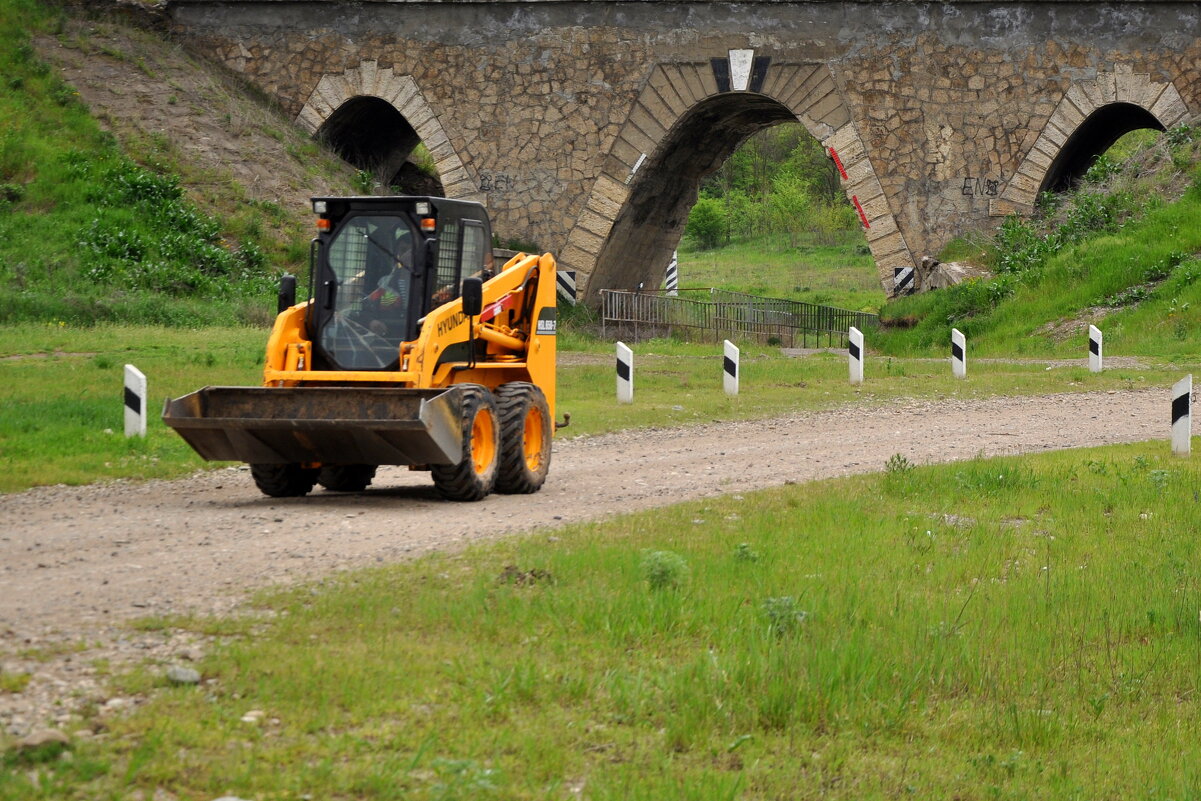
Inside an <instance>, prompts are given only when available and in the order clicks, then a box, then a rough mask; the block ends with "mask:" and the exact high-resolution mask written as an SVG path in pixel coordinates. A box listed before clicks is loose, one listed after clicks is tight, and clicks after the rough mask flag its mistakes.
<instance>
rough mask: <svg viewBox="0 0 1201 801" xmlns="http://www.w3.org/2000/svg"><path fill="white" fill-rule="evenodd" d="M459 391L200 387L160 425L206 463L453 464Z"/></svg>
mask: <svg viewBox="0 0 1201 801" xmlns="http://www.w3.org/2000/svg"><path fill="white" fill-rule="evenodd" d="M459 394H460V393H459V391H458V390H457V389H455V388H451V389H404V388H391V387H361V388H360V387H280V388H276V387H205V388H204V389H200V390H197V391H196V392H193V393H192V394H190V395H184V396H183V397H182V398H176V399H174V400H168V401H167V402H166V404H165V405H164V407H163V422H164V423H166V424H167V425H168V426H170V427H171V428H174V429H175V430H176V431H177V432H178V433H179V435H180V436H181V437H183V438H184V439H185V440H186V441H187V443H188V444H189V445H191V446H192V447H193V448H194V449H195V450H196V452H197V453H199V454H200V455H201V456H203V457H204V458H205V459H211V460H229V461H240V462H248V463H250V464H293V463H301V464H308V463H320V464H373V465H381V464H407V465H415V464H420V465H424V464H454V463H455V462H457V461H458V460H459V459H460V458H461V453H462V436H463V435H462V425H461V422H460V409H459Z"/></svg>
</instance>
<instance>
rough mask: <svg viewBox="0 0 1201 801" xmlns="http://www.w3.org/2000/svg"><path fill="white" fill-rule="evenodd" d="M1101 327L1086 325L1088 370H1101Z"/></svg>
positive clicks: (1094, 371)
mask: <svg viewBox="0 0 1201 801" xmlns="http://www.w3.org/2000/svg"><path fill="white" fill-rule="evenodd" d="M1101 343H1102V337H1101V329H1100V328H1097V327H1096V326H1095V325H1090V326H1089V327H1088V369H1089V372H1092V373H1099V372H1101Z"/></svg>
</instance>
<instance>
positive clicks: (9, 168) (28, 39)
mask: <svg viewBox="0 0 1201 801" xmlns="http://www.w3.org/2000/svg"><path fill="white" fill-rule="evenodd" d="M105 37H108V38H107V39H106V38H105ZM35 40H36V43H37V44H38V46H35ZM114 40H115V41H118V42H120V43H121V45H122V47H124V48H126V49H124V50H120V49H117V48H116V47H115V46H113V45H112V44H110V43H109V42H110V41H114ZM39 48H42V49H51V50H54V51H55V52H56V53H59V54H61V55H62V57H63V58H64V59H68V60H71V63H73V64H76V65H77V66H78V67H79V72H80V73H81V74H83V75H86V73H87V70H88V69H89V68H92V69H94V68H95V67H96V65H97V64H99V65H102V66H103V67H104V68H105V69H106V70H108V71H109V72H111V73H112V74H115V75H119V76H124V77H126V78H128V76H129V75H130V74H136V75H138V76H140V78H141V80H143V81H145V82H147V83H148V84H152V85H155V86H161V87H162V89H163V90H164V93H165V94H168V93H174V94H170V96H169V97H168V98H166V99H165V100H164V101H163V104H164V106H165V105H166V104H168V103H171V104H175V103H178V104H179V105H180V106H184V105H187V106H188V113H191V109H192V107H196V108H200V107H201V106H203V105H204V100H205V98H202V97H197V96H193V95H190V94H189V91H190V89H191V88H192V87H190V86H187V85H184V84H182V83H179V82H177V81H175V80H174V79H173V78H171V77H170V75H171V74H176V73H171V72H170V71H171V70H173V69H175V70H176V72H178V71H179V69H177V65H174V64H167V63H166V61H167V60H168V59H173V60H177V61H179V60H182V61H181V63H182V71H183V72H184V73H187V72H191V73H193V74H197V75H200V74H202V73H203V69H202V67H201V65H196V64H192V63H189V62H187V61H186V56H184V55H182V54H179V53H178V49H177V48H175V49H174V51H172V48H171V47H170V46H169V45H168V44H167V43H165V42H162V41H161V40H154V39H153V37H151V36H150V35H149V34H142V33H140V32H136V31H125V30H123V29H119V28H118V27H117V26H114V25H111V24H109V23H104V22H102V21H101V22H96V23H91V24H89V25H88V26H82V25H80V24H78V23H77V21H75V20H73V19H71V18H70V17H68V16H67V15H66V14H65V12H63V11H61V10H57V9H54V8H51V7H49V6H47V5H44V4H42V3H40V2H36V0H0V69H2V70H3V74H4V76H5V79H4V84H3V88H2V89H0V281H2V282H3V284H4V286H5V287H6V288H7V289H8V290H9V291H8V297H7V298H6V303H4V304H3V305H0V322H13V321H21V320H49V321H55V322H57V321H63V322H66V323H69V324H90V323H94V322H97V321H105V320H107V321H123V322H140V323H156V324H167V325H197V324H205V325H213V324H232V323H242V322H265V321H266V319H268V317H267V312H268V311H269V310H270V309H271V307H272V305H273V304H272V302H271V301H272V294H273V287H274V285H275V276H276V275H277V274H278V273H279V272H282V271H283V270H285V269H291V270H296V269H299V268H302V267H303V265H304V262H305V254H306V249H305V242H306V241H307V238H308V232H307V231H306V230H304V229H303V228H302V227H301V226H300V224H298V222H297V220H298V217H297V214H296V211H294V210H290V209H288V210H285V209H284V208H282V207H281V205H280V203H278V202H276V201H273V200H269V199H260V198H256V197H255V196H254V195H253V193H250V192H249V191H248V190H247V188H246V187H245V186H243V185H242V184H240V183H239V182H238V180H235V178H234V177H233V175H232V174H231V173H229V172H228V171H223V170H213V169H205V168H203V166H202V164H201V162H202V161H203V160H201V159H197V158H191V157H189V156H188V154H187V153H186V152H185V151H184V150H183V149H181V145H180V143H179V142H178V141H176V139H174V138H173V136H172V135H171V134H169V133H166V132H156V131H154V130H150V129H146V130H143V129H142V128H141V127H139V126H138V125H137V124H136V121H133V122H131V121H130V120H128V119H123V118H121V117H120V115H119V114H116V113H108V112H105V113H104V117H105V121H106V122H105V125H106V127H107V128H108V129H109V130H105V129H104V128H102V127H101V125H100V124H99V123H98V121H97V118H96V116H95V113H98V112H99V111H102V110H100V109H89V108H88V107H87V106H85V104H84V102H83V98H82V97H81V93H80V91H78V88H77V87H75V86H72V85H69V84H67V83H65V82H64V81H63V80H62V78H61V77H60V72H59V69H58V68H57V67H52V66H51V65H49V64H48V63H47V62H46V61H45V60H44V59H43V58H42V57H41V56H40V55H39ZM163 53H170V55H161V54H163ZM156 59H157V60H156ZM212 81H213V82H219V81H218V79H216V78H214V79H212ZM173 87H178V88H173ZM122 101H124V102H125V103H126V104H127V105H129V106H134V107H136V105H137V103H138V102H139V101H138V98H137V97H131V98H121V97H119V96H114V101H113V102H114V103H116V102H122ZM230 102H231V103H232V102H234V101H233V100H232V99H231V100H230ZM236 102H237V103H238V104H239V105H240V107H241V108H242V109H243V111H242V112H241V114H240V120H241V122H240V124H242V125H243V127H244V129H245V131H244V132H245V134H246V139H247V141H248V142H249V141H250V137H249V131H250V127H251V126H252V125H255V124H262V125H266V124H268V123H270V124H273V125H276V126H278V130H275V131H274V135H275V137H276V138H277V139H278V140H279V141H278V142H276V145H277V148H278V150H279V151H280V153H281V156H282V157H283V158H285V159H291V160H293V161H296V162H298V163H302V164H305V163H309V162H312V163H319V162H321V158H318V156H319V155H320V153H319V149H318V148H317V147H316V145H313V144H312V143H308V144H307V147H308V148H309V151H308V152H305V153H302V152H299V151H297V152H295V153H294V154H293V155H291V156H289V155H288V151H289V149H294V148H296V147H299V145H297V143H296V142H293V141H292V139H295V140H297V142H299V141H301V140H302V139H303V137H302V136H301V135H300V134H299V132H287V130H288V128H289V126H288V125H287V123H286V121H283V120H282V118H279V117H278V115H275V114H274V113H273V112H271V111H269V110H262V111H255V109H256V108H258V107H257V106H256V104H255V103H256V101H254V100H253V99H252V98H250V97H248V96H244V97H239V98H237V100H236ZM202 110H203V109H202ZM110 111H111V109H110ZM252 112H253V113H252ZM184 113H185V111H184V110H181V111H180V112H178V113H176V116H179V115H182V114H184ZM225 116H226V117H230V115H229V114H226V115H225ZM112 131H117V132H118V133H119V134H121V136H120V137H118V136H115V135H114V134H113V132H112ZM325 158H326V159H327V160H328V157H325ZM299 211H301V212H302V216H301V217H300V219H304V217H305V215H303V212H304V211H306V210H303V209H301V210H299ZM306 222H307V220H306Z"/></svg>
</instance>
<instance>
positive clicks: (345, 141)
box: [317, 96, 446, 197]
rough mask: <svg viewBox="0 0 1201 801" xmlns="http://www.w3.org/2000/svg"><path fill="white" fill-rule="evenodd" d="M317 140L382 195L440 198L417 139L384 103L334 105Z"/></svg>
mask: <svg viewBox="0 0 1201 801" xmlns="http://www.w3.org/2000/svg"><path fill="white" fill-rule="evenodd" d="M317 138H318V139H319V140H321V141H323V142H325V143H326V144H328V145H329V146H330V148H332V149H333V151H334V152H335V153H337V154H338V156H340V157H341V158H342V159H343V160H344V161H346V162H347V163H349V164H350V165H351V166H353V167H355V168H356V169H358V170H361V171H363V172H365V173H368V174H369V175H370V176H371V177H372V179H373V181H374V183H375V184H377V185H379V186H380V187H382V188H383V189H384V190H385V191H396V192H397V193H399V194H407V195H432V196H435V197H445V195H446V193H445V191H444V190H443V188H442V182H441V180H440V179H439V178H438V173H437V170H436V169H435V168H434V165H433V159H432V158H430V156H429V152H428V151H427V150H425V148H423V147H420V144H421V137H420V136H419V135H418V133H417V131H416V130H414V128H413V126H412V125H410V124H409V122H408V120H406V119H405V118H404V116H403V115H402V114H401V113H400V112H399V111H397V110H396V108H395V107H394V106H393V105H392V104H391V103H389V102H387V101H386V100H383V99H381V98H378V97H370V96H359V97H353V98H351V99H350V100H347V101H346V102H345V103H343V104H342V105H341V106H339V107H338V108H337V109H336V110H335V111H334V113H333V114H331V115H330V116H329V119H327V120H326V121H325V123H324V124H323V125H322V126H321V127H320V128H319V129H318V130H317Z"/></svg>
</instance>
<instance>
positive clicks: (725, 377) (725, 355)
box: [721, 339, 738, 397]
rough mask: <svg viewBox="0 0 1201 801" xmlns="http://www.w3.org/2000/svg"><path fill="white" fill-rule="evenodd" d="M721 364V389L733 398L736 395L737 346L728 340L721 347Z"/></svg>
mask: <svg viewBox="0 0 1201 801" xmlns="http://www.w3.org/2000/svg"><path fill="white" fill-rule="evenodd" d="M721 363H722V374H721V375H722V379H721V383H722V387H723V388H724V389H725V391H726V394H727V395H729V396H731V397H733V396H734V395H737V394H738V346H737V345H735V344H734V343H733V342H731V341H730V340H728V339H727V340H726V341H725V344H724V345H723V347H722V360H721Z"/></svg>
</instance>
